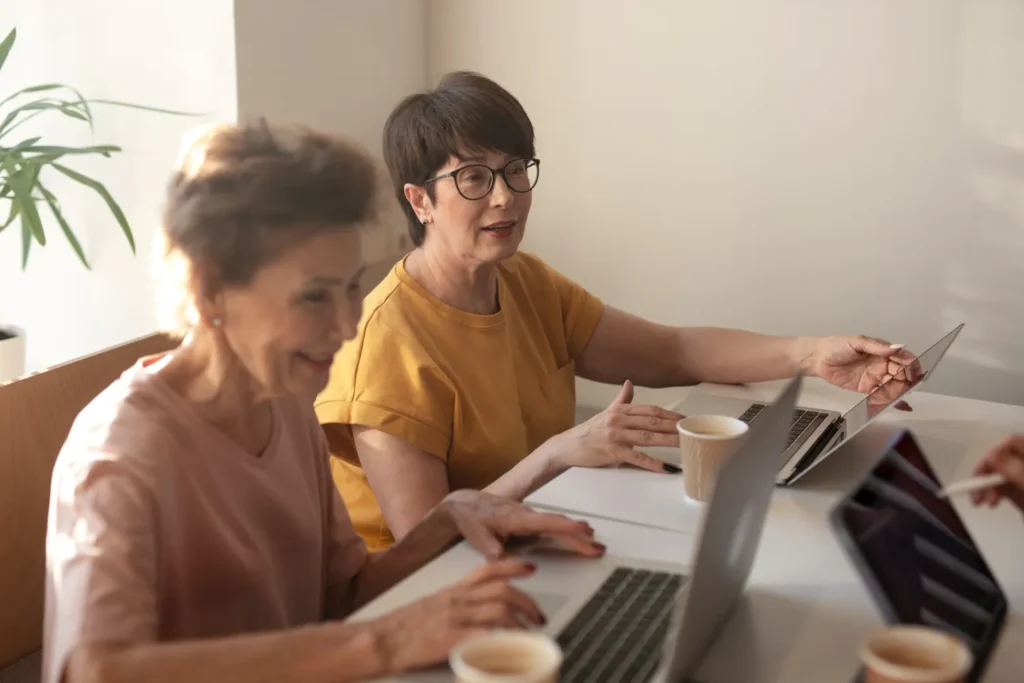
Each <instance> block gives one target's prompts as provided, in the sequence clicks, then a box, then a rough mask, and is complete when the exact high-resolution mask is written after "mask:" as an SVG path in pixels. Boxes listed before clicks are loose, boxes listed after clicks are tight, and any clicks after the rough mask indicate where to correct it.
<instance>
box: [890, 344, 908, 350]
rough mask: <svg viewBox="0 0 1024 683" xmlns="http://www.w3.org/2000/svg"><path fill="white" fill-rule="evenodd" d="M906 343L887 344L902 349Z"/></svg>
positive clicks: (891, 347)
mask: <svg viewBox="0 0 1024 683" xmlns="http://www.w3.org/2000/svg"><path fill="white" fill-rule="evenodd" d="M904 346H906V344H889V348H890V349H902V348H903V347H904Z"/></svg>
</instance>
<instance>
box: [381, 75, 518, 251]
mask: <svg viewBox="0 0 1024 683" xmlns="http://www.w3.org/2000/svg"><path fill="white" fill-rule="evenodd" d="M488 150H495V151H499V152H504V153H505V154H511V155H513V156H517V157H522V158H525V159H532V158H533V157H534V147H533V124H532V123H531V122H530V117H529V116H527V115H526V111H525V110H524V109H523V107H522V105H521V104H519V100H517V99H516V98H515V97H513V96H512V94H511V93H510V92H508V91H507V90H505V89H504V88H502V87H501V86H500V85H498V84H497V83H495V82H494V81H492V80H491V79H489V78H487V77H485V76H481V75H480V74H478V73H473V72H471V71H455V72H452V73H449V74H447V75H445V76H444V77H442V78H441V81H440V82H439V83H438V85H437V87H436V88H435V89H433V90H430V91H428V92H423V93H417V94H415V95H410V96H408V97H406V98H405V99H404V100H402V101H401V102H400V103H399V104H398V106H397V107H395V109H394V111H392V112H391V115H390V116H388V120H387V123H386V124H384V161H385V162H386V163H387V166H388V172H389V173H390V174H391V182H392V184H393V185H394V188H395V195H396V197H397V198H398V202H399V204H401V206H402V210H403V211H405V215H406V217H407V218H408V220H409V237H410V238H411V239H412V243H413V244H415V245H416V246H420V245H421V244H423V239H424V237H425V236H426V229H425V228H424V226H423V224H422V223H421V222H420V220H419V218H418V217H417V216H416V212H415V211H413V208H412V206H410V205H409V202H408V201H407V200H406V198H405V189H404V188H405V184H406V183H411V184H413V185H423V184H424V183H426V181H427V180H429V179H430V178H431V177H433V176H434V175H435V174H436V173H437V171H438V169H440V168H441V167H442V166H444V165H445V163H446V162H447V161H448V159H449V157H453V156H459V155H460V154H465V153H467V152H482V151H488ZM426 190H427V195H428V196H429V197H430V199H431V200H433V199H434V188H433V186H432V185H427V186H426Z"/></svg>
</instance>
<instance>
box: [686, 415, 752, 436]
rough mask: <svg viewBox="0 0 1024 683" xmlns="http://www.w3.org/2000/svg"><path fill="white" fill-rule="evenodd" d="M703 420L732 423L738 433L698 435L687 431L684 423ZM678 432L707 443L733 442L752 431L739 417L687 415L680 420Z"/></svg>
mask: <svg viewBox="0 0 1024 683" xmlns="http://www.w3.org/2000/svg"><path fill="white" fill-rule="evenodd" d="M701 418H714V419H716V420H724V421H726V422H729V423H731V424H732V425H733V426H734V427H736V431H735V432H734V433H732V434H698V433H696V432H691V431H690V430H688V429H686V428H685V427H684V426H683V423H684V422H686V421H687V420H697V419H701ZM676 431H677V432H679V434H681V435H684V436H690V437H693V438H695V439H703V440H705V441H731V440H732V439H735V438H737V437H740V436H743V435H744V434H746V433H747V432H748V431H750V425H748V424H747V423H746V422H744V421H743V420H741V419H739V418H738V417H731V416H729V415H713V414H710V413H707V414H700V415H687V416H686V417H684V418H682V419H681V420H678V421H677V422H676Z"/></svg>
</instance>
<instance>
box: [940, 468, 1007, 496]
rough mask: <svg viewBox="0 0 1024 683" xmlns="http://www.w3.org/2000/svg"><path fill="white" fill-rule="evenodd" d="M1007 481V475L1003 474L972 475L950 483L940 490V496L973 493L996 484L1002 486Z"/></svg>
mask: <svg viewBox="0 0 1024 683" xmlns="http://www.w3.org/2000/svg"><path fill="white" fill-rule="evenodd" d="M1005 483H1006V477H1004V476H1003V475H1001V474H998V473H996V474H983V475H981V476H980V477H972V478H971V479H964V480H963V481H958V482H954V483H952V484H950V485H949V486H947V487H946V488H944V489H942V490H941V491H939V493H938V494H937V495H938V497H939V498H949V497H950V496H955V495H958V494H960V493H973V492H974V491H980V490H982V489H990V488H993V487H995V486H1002V485H1003V484H1005Z"/></svg>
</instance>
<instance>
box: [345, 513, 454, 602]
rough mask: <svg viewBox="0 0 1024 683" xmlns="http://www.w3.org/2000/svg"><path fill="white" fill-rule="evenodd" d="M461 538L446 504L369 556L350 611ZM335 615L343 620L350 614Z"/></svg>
mask: <svg viewBox="0 0 1024 683" xmlns="http://www.w3.org/2000/svg"><path fill="white" fill-rule="evenodd" d="M458 538H459V532H458V528H457V527H456V526H455V523H454V522H453V521H452V519H451V516H450V515H449V514H448V511H447V508H446V506H445V503H444V502H443V501H442V502H441V504H440V505H438V506H437V507H435V508H434V509H433V510H431V511H430V513H428V514H427V516H426V517H424V518H423V521H422V522H420V523H419V524H417V525H416V526H415V527H413V529H412V530H411V531H410V532H409V533H408V534H406V535H405V536H404V537H403V538H402V539H401V540H400V541H398V542H397V543H395V544H394V545H393V546H391V547H390V548H388V549H387V550H384V551H381V552H379V553H373V554H371V555H369V556H367V559H366V563H365V564H364V565H363V568H362V569H361V570H360V571H359V575H358V577H357V579H356V583H355V587H356V592H355V597H354V600H353V601H352V604H351V606H350V607H348V609H358V608H359V607H361V606H362V605H365V604H366V603H368V602H369V601H370V600H373V599H374V598H375V597H377V596H378V595H380V594H381V593H383V592H384V591H386V590H388V589H389V588H391V587H392V586H394V585H395V584H397V583H398V582H399V581H401V580H403V579H404V578H406V577H407V576H409V575H410V574H412V573H413V572H414V571H416V570H417V569H419V568H420V567H422V566H423V565H425V564H427V562H429V561H430V560H432V559H434V558H435V557H437V556H438V555H440V554H441V553H442V552H444V551H445V550H446V549H447V548H448V547H450V546H451V545H452V543H453V542H455V541H456V540H457V539H458ZM330 611H332V612H334V611H336V610H330ZM331 616H332V617H343V616H347V612H346V613H345V614H332V615H331Z"/></svg>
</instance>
